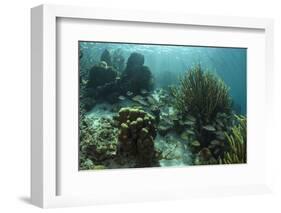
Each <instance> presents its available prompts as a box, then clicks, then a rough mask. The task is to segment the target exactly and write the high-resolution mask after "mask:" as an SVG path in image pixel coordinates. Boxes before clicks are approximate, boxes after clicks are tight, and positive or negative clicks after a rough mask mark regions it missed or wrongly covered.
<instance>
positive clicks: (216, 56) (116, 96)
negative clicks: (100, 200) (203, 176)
mask: <svg viewBox="0 0 281 213" xmlns="http://www.w3.org/2000/svg"><path fill="white" fill-rule="evenodd" d="M78 47H79V74H80V112H79V114H80V141H79V146H80V155H79V156H80V157H79V159H80V169H81V170H87V169H105V168H107V169H116V168H136V167H159V166H160V167H167V166H190V165H201V164H219V163H222V162H223V163H230V164H231V163H245V162H246V129H245V128H246V127H245V128H244V129H243V123H242V124H241V125H240V126H239V127H237V126H236V125H237V121H234V120H235V119H236V118H235V116H242V117H240V118H242V120H243V119H244V120H243V121H245V119H246V117H247V116H246V114H247V49H246V48H232V47H203V46H181V45H162V44H161V45H158V44H127V43H110V42H90V41H80V42H79V43H78ZM134 53H137V54H138V55H139V56H140V55H141V56H143V59H144V62H143V65H142V67H147V68H143V70H144V71H143V72H144V73H145V72H146V71H147V69H148V70H149V72H150V73H151V79H152V81H153V87H151V88H149V89H147V88H148V87H147V88H145V89H141V90H140V91H137V92H132V91H130V90H129V89H124V88H126V87H125V86H126V85H127V83H128V81H130V78H127V79H126V75H124V73H125V72H126V71H125V70H126V69H127V67H129V64H130V62H129V60H130V57H131V56H132V54H134ZM108 57H109V58H110V60H109V61H110V62H106V60H107V58H108ZM114 60H115V61H114ZM109 63H112V64H109ZM134 63H137V61H135V62H134ZM198 65H200V67H201V68H202V70H203V71H204V72H207V71H208V72H211V73H213V74H214V75H215V76H217V77H218V78H219V79H221V80H222V81H223V82H224V83H225V84H226V85H227V87H228V88H229V96H230V98H231V100H232V106H231V107H232V112H231V115H227V116H226V115H223V116H224V117H223V118H216V120H214V121H213V123H210V124H209V123H205V124H202V122H201V121H199V120H200V118H197V117H196V116H195V118H194V117H193V116H194V115H193V116H190V115H187V117H190V120H188V119H187V120H180V119H183V118H179V117H177V116H178V115H177V113H176V110H175V107H174V105H173V102H174V99H173V98H171V97H170V96H171V93H170V92H169V91H170V88H171V87H174V88H177V87H179V85H180V80H181V79H182V78H183V77H184V75H186V73H187V72H188V71H189V70H191V69H192V68H193V67H195V66H198ZM97 67H99V68H97ZM100 67H101V68H100ZM112 67H113V68H112ZM111 68H112V69H113V70H114V72H116V73H117V75H116V76H114V77H113V80H112V76H111V77H110V76H106V75H109V74H108V73H109V72H105V71H107V70H111ZM97 70H98V71H97ZM100 70H102V72H100ZM132 70H133V71H134V69H133V68H130V69H129V71H130V72H128V73H127V75H134V73H133V74H132V72H133V71H132ZM136 70H137V69H136ZM136 72H137V71H136ZM106 73H107V74H106ZM124 76H125V77H124ZM106 78H110V79H111V80H108V81H107V82H103V83H100V81H99V80H100V79H106ZM139 78H142V75H140V76H139ZM124 79H125V80H124ZM131 79H132V78H131ZM140 81H141V80H140ZM93 82H94V83H93ZM97 82H99V83H97ZM120 82H121V83H120ZM95 84H97V85H95ZM123 84H124V85H125V86H124V87H123ZM136 84H139V82H137V83H136ZM93 85H95V86H93ZM133 86H135V85H133ZM136 86H137V85H136ZM127 88H128V86H127ZM162 99H163V100H165V101H166V102H163V100H162ZM151 100H152V101H151ZM151 102H152V103H151ZM154 103H155V104H154ZM81 104H82V105H81ZM136 105H137V107H139V108H140V110H142V111H144V113H149V114H151V115H153V116H154V118H157V117H158V120H157V119H156V120H157V121H156V122H155V120H154V121H153V123H155V124H154V126H152V127H148V126H143V128H146V130H145V131H148V135H150V137H148V136H147V137H148V138H149V140H152V145H151V146H149V147H152V148H151V149H152V151H151V150H150V151H149V150H148V148H147V147H146V145H144V143H143V144H141V145H139V142H138V141H139V140H140V138H141V139H142V140H143V141H145V140H144V139H143V138H142V136H138V138H137V139H136V138H134V137H135V136H134V135H133V134H135V131H132V130H130V131H132V132H130V134H128V135H126V140H127V141H126V142H125V143H123V139H122V131H123V130H122V125H121V123H120V122H119V124H118V122H117V124H116V122H115V120H116V117H118V116H119V118H118V119H119V121H120V119H121V118H120V116H121V115H120V111H121V110H122V109H123V108H128V107H129V108H134V107H136ZM154 105H157V110H158V111H156V114H155V109H154V108H155V107H154ZM81 106H82V107H81ZM130 113H131V112H130ZM222 114H224V113H222ZM233 115H235V116H233ZM128 119H129V118H128ZM142 119H144V117H143V118H142ZM184 119H186V118H184ZM198 119H199V120H198ZM220 119H221V120H220ZM203 120H204V119H203ZM226 120H227V121H226ZM129 121H130V122H132V120H127V123H126V125H127V124H128V125H129V124H130V125H131V123H130V122H129ZM240 121H241V120H240ZM122 122H124V121H122ZM128 122H129V123H128ZM151 122H152V121H151ZM177 122H180V123H184V124H181V125H180V126H179V125H178V124H177ZM245 122H246V121H245ZM85 123H86V124H85ZM186 123H189V124H188V125H186ZM218 123H220V124H221V123H223V125H222V126H220V125H218ZM238 123H239V122H238ZM124 124H125V123H124ZM200 125H201V126H200ZM216 125H217V126H216ZM167 126H168V127H167ZM236 127H237V129H239V131H241V137H242V136H243V140H244V143H243V144H242V145H241V144H234V146H236V145H237V146H239V148H237V147H236V148H232V147H231V145H230V144H228V141H227V138H226V136H225V134H226V135H229V136H231V134H232V132H233V129H234V128H236ZM129 128H131V127H130V126H129ZM242 130H243V131H245V132H242ZM163 132H164V133H163ZM138 134H141V133H139V132H138ZM243 134H244V135H243ZM127 136H128V137H129V139H128V138H127ZM232 136H233V135H232ZM136 137H137V136H136ZM145 137H146V136H145ZM233 137H234V143H236V141H235V136H233ZM146 139H147V138H146ZM149 140H148V141H149ZM128 141H129V143H128ZM146 141H147V140H146ZM122 143H123V146H125V145H124V144H127V145H128V144H131V145H132V144H133V145H132V146H133V147H135V148H132V149H137V150H135V151H128V150H127V152H125V154H124V151H123V148H120V147H122ZM120 144H121V145H120ZM134 144H135V145H134ZM150 144H151V143H150ZM127 145H126V146H127ZM128 146H130V145H128ZM142 146H144V148H138V147H142ZM147 146H148V145H147ZM232 146H233V144H232ZM240 146H241V147H242V148H241V147H240ZM136 147H137V148H136ZM194 147H195V148H194ZM125 148H126V147H125ZM127 148H128V147H127ZM237 149H238V150H240V151H241V153H233V150H237ZM120 150H121V151H120ZM143 150H144V151H143ZM120 153H121V154H120ZM206 153H207V154H206ZM228 155H231V158H232V159H229V158H227V159H226V157H225V156H228ZM206 156H207V157H206ZM233 156H234V157H233ZM202 158H203V160H202ZM224 158H225V160H222V159H224ZM151 159H153V160H151ZM198 159H199V160H198ZM200 159H201V161H202V162H201V161H200ZM206 159H207V160H206ZM233 159H235V160H233ZM148 162H149V163H148ZM198 162H199V163H198ZM206 162H207V163H206Z"/></svg>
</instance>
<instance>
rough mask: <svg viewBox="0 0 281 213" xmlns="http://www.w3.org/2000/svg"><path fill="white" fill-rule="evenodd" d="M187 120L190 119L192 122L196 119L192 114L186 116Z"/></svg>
mask: <svg viewBox="0 0 281 213" xmlns="http://www.w3.org/2000/svg"><path fill="white" fill-rule="evenodd" d="M187 120H189V121H192V122H195V121H196V119H195V118H194V117H193V116H191V115H188V116H187Z"/></svg>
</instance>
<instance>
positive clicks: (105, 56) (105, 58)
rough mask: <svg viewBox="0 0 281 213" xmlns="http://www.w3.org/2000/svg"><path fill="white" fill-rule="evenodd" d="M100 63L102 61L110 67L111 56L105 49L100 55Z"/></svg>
mask: <svg viewBox="0 0 281 213" xmlns="http://www.w3.org/2000/svg"><path fill="white" fill-rule="evenodd" d="M100 61H104V62H106V64H107V65H108V66H112V61H111V55H110V52H109V51H108V50H107V49H105V50H104V51H103V53H102V54H101V57H100Z"/></svg>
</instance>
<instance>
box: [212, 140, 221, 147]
mask: <svg viewBox="0 0 281 213" xmlns="http://www.w3.org/2000/svg"><path fill="white" fill-rule="evenodd" d="M210 144H211V145H214V146H218V145H220V142H219V141H218V140H212V141H211V142H210Z"/></svg>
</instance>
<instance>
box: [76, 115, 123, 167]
mask: <svg viewBox="0 0 281 213" xmlns="http://www.w3.org/2000/svg"><path fill="white" fill-rule="evenodd" d="M93 123H95V125H93ZM112 123H113V122H112V120H111V119H109V118H98V119H95V121H93V119H89V118H84V119H83V120H81V121H80V150H81V156H80V161H81V159H86V160H88V159H90V160H91V161H92V162H94V164H100V163H103V162H104V161H105V160H108V159H112V158H114V157H115V156H116V154H117V134H118V129H117V128H115V127H114V126H113V125H112ZM86 160H84V161H81V165H83V163H84V162H85V161H86Z"/></svg>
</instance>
